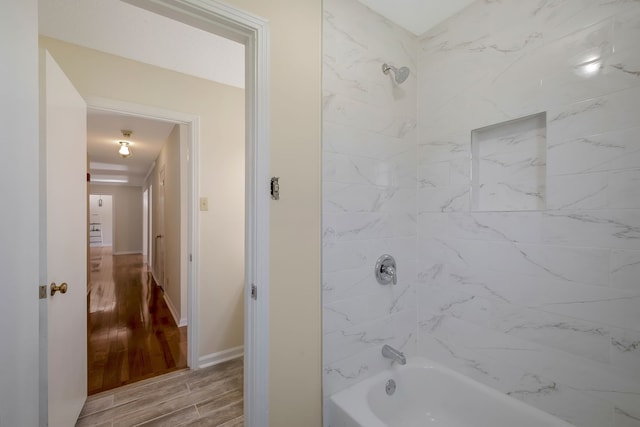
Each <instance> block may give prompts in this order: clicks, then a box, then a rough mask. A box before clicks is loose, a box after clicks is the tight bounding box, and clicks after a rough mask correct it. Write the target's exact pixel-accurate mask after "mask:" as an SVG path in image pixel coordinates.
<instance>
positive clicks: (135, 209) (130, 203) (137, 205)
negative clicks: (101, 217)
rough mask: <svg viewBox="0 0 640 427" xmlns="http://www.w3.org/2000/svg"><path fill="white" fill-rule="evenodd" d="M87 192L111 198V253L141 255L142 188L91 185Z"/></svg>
mask: <svg viewBox="0 0 640 427" xmlns="http://www.w3.org/2000/svg"><path fill="white" fill-rule="evenodd" d="M89 191H90V193H91V194H110V195H112V196H113V200H112V202H113V253H114V254H131V253H142V187H129V186H124V185H102V184H95V183H93V184H91V186H90V190H89Z"/></svg>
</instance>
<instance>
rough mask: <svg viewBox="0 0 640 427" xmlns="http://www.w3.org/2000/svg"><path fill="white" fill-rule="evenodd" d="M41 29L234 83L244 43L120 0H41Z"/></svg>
mask: <svg viewBox="0 0 640 427" xmlns="http://www.w3.org/2000/svg"><path fill="white" fill-rule="evenodd" d="M38 15H39V29H40V34H43V35H45V36H48V37H52V38H55V39H59V40H63V41H66V42H68V43H74V44H77V45H80V46H84V47H88V48H91V49H96V50H100V51H103V52H107V53H110V54H112V55H118V56H122V57H125V58H128V59H133V60H136V61H140V62H144V63H147V64H151V65H155V66H158V67H162V68H166V69H169V70H174V71H178V72H181V73H185V74H189V75H192V76H196V77H201V78H203V79H207V80H213V81H217V82H220V83H224V84H227V85H231V86H235V87H244V45H242V44H240V43H236V42H234V41H231V40H228V39H225V38H223V37H219V36H216V35H214V34H211V33H209V32H207V31H203V30H200V29H197V28H194V27H191V26H188V25H185V24H182V23H179V22H177V21H174V20H172V19H169V18H165V17H163V16H160V15H157V14H155V13H151V12H148V11H146V10H143V9H140V8H138V7H136V6H132V5H130V4H127V3H124V2H122V1H120V0H40V1H39V3H38Z"/></svg>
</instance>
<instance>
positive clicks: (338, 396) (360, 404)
mask: <svg viewBox="0 0 640 427" xmlns="http://www.w3.org/2000/svg"><path fill="white" fill-rule="evenodd" d="M407 368H420V369H436V370H439V371H441V372H443V373H446V374H447V375H451V376H452V377H454V378H456V379H458V380H459V381H461V382H462V383H464V384H466V385H469V386H470V388H472V389H474V390H477V391H480V392H484V393H487V394H488V395H490V396H492V397H494V398H496V399H497V400H498V401H499V402H502V403H504V404H505V405H511V406H512V407H515V408H518V409H520V410H522V411H524V412H526V413H530V414H531V415H534V416H537V417H540V418H542V419H544V420H546V421H548V422H549V427H575V426H574V425H573V424H569V423H568V422H566V421H564V420H562V419H560V418H558V417H556V416H555V415H552V414H549V413H547V412H544V411H542V410H541V409H538V408H536V407H534V406H532V405H529V404H527V403H525V402H522V401H520V400H518V399H516V398H514V397H511V396H508V395H506V394H504V393H502V392H500V391H498V390H496V389H494V388H492V387H489V386H488V385H486V384H483V383H481V382H479V381H476V380H474V379H472V378H469V377H467V376H465V375H463V374H461V373H459V372H457V371H455V370H453V369H451V368H448V367H446V366H444V365H441V364H439V363H437V362H434V361H432V360H430V359H427V358H426V357H411V358H408V359H407V364H406V365H404V366H401V365H397V364H396V363H393V364H392V366H391V367H390V369H387V370H385V371H382V372H380V373H379V374H376V375H373V376H371V377H369V378H367V379H364V380H362V381H360V382H358V383H356V384H354V385H352V386H350V387H348V388H346V389H344V390H342V391H339V392H337V393H335V394H333V395H331V396H330V399H329V400H330V402H329V405H331V404H333V405H335V406H337V407H338V408H339V409H340V410H341V411H344V412H345V413H347V414H349V416H351V417H352V418H354V421H356V422H357V423H358V424H360V425H362V426H367V427H388V426H387V425H386V424H384V423H383V422H382V421H381V420H380V419H379V418H378V417H377V416H376V415H375V414H374V413H373V411H372V410H371V408H370V407H369V402H368V399H367V396H368V391H369V390H370V389H372V387H373V386H374V385H376V383H379V384H384V382H386V380H388V379H390V378H397V376H398V375H397V374H398V372H399V370H405V369H407ZM379 386H380V385H378V387H379ZM330 425H331V424H330Z"/></svg>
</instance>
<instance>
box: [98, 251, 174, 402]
mask: <svg viewBox="0 0 640 427" xmlns="http://www.w3.org/2000/svg"><path fill="white" fill-rule="evenodd" d="M90 251H91V252H90V266H89V267H90V275H91V280H90V285H89V293H88V296H87V298H88V299H87V307H88V311H89V312H88V322H87V334H88V337H87V338H88V352H87V356H88V371H89V372H88V373H89V378H88V392H89V395H93V394H95V393H99V392H103V391H105V390H110V389H113V388H116V387H120V386H123V385H125V384H130V383H133V382H136V381H140V380H144V379H148V378H152V377H154V376H157V375H162V374H166V373H168V372H172V371H175V370H178V369H183V368H186V367H187V357H186V355H187V327H186V326H185V327H182V328H178V327H177V326H176V324H175V322H174V320H173V318H172V316H171V313H170V311H169V309H168V307H167V304H166V302H165V301H164V298H163V296H162V291H161V290H160V288H159V287H158V286H156V285H155V283H154V281H153V279H152V277H151V273H150V272H149V271H148V270H147V269H146V267H145V265H144V263H143V258H142V255H140V254H133V255H117V256H113V255H112V254H111V248H110V247H94V248H91V249H90Z"/></svg>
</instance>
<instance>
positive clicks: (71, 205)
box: [40, 51, 117, 427]
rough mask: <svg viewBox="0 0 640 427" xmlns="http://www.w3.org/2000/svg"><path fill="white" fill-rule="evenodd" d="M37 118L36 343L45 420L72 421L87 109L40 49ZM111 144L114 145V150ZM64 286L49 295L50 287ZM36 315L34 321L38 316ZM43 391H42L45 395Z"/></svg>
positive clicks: (81, 377) (81, 322) (81, 305)
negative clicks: (40, 267) (40, 146)
mask: <svg viewBox="0 0 640 427" xmlns="http://www.w3.org/2000/svg"><path fill="white" fill-rule="evenodd" d="M40 67H44V70H43V71H44V72H42V73H41V85H43V87H42V88H41V94H42V96H44V99H41V105H42V108H41V112H42V117H41V118H40V121H41V126H42V132H41V135H42V136H43V137H44V141H43V142H44V148H45V150H44V151H45V152H46V154H45V160H44V161H45V165H46V182H45V183H42V184H43V185H44V186H45V187H46V198H47V200H46V222H45V224H46V230H43V234H42V237H43V238H44V239H46V243H45V245H44V247H45V248H46V250H45V252H46V253H45V254H43V257H44V260H43V261H44V265H46V277H47V298H48V300H47V302H46V308H45V309H44V310H43V311H44V313H43V314H41V315H42V316H43V317H45V316H46V317H45V318H46V327H45V326H44V325H43V328H42V329H41V333H46V337H41V344H42V345H43V346H45V347H46V348H45V349H42V350H43V351H46V354H47V364H46V366H47V371H48V372H47V373H46V376H45V375H44V374H42V375H43V379H45V378H46V381H47V385H46V389H45V388H44V387H43V389H42V391H43V394H44V396H42V397H43V398H45V399H47V404H46V406H45V405H43V406H42V408H46V410H47V413H48V415H47V418H48V425H49V426H51V427H66V426H72V425H75V422H76V420H77V418H78V415H79V414H80V410H81V409H82V406H83V405H84V402H85V400H86V398H87V317H86V316H87V308H86V305H87V245H88V243H87V224H88V218H87V178H86V177H87V175H86V174H87V144H86V138H87V129H86V126H87V112H86V104H85V102H84V100H83V99H82V97H81V96H80V94H79V93H78V92H77V91H76V90H75V88H74V87H73V85H72V84H71V82H70V81H69V79H68V78H67V77H66V76H65V75H64V73H63V71H62V70H61V69H60V67H59V66H58V64H56V62H55V61H54V59H53V58H52V57H51V55H50V54H49V53H48V52H45V51H42V52H41V54H40ZM116 148H117V147H115V146H114V152H115V149H116ZM52 283H55V285H56V286H61V285H62V284H63V283H66V285H67V290H66V292H65V293H63V291H58V292H56V293H55V295H51V285H50V284H52ZM45 318H41V321H45ZM44 390H46V393H44Z"/></svg>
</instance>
